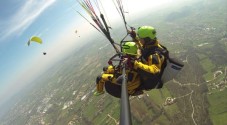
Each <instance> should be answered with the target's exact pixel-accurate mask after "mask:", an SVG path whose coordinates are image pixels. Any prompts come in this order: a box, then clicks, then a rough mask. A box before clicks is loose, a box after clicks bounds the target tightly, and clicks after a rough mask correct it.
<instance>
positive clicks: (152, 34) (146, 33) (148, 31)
mask: <svg viewBox="0 0 227 125" xmlns="http://www.w3.org/2000/svg"><path fill="white" fill-rule="evenodd" d="M137 34H138V36H139V38H142V39H143V38H147V37H148V38H150V39H151V40H155V39H156V30H155V28H154V27H151V26H142V27H139V28H138V31H137Z"/></svg>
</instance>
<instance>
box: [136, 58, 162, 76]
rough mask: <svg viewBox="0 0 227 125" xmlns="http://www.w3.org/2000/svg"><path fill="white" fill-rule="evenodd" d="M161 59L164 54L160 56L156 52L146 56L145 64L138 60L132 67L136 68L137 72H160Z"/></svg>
mask: <svg viewBox="0 0 227 125" xmlns="http://www.w3.org/2000/svg"><path fill="white" fill-rule="evenodd" d="M163 60H164V56H162V57H160V56H159V55H158V54H153V55H150V56H149V57H148V63H147V64H144V63H142V62H140V61H135V62H134V67H135V69H137V70H138V72H146V73H150V74H156V73H159V72H160V70H161V65H162V63H163Z"/></svg>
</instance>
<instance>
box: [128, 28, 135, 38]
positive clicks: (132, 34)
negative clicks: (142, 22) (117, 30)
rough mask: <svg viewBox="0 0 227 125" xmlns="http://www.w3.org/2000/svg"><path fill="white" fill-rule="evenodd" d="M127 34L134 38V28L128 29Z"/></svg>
mask: <svg viewBox="0 0 227 125" xmlns="http://www.w3.org/2000/svg"><path fill="white" fill-rule="evenodd" d="M128 34H129V35H130V36H131V37H132V38H133V39H135V38H136V32H135V30H131V31H130V30H128Z"/></svg>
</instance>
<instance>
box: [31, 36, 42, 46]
mask: <svg viewBox="0 0 227 125" xmlns="http://www.w3.org/2000/svg"><path fill="white" fill-rule="evenodd" d="M31 42H37V43H39V44H42V43H43V41H42V39H41V38H40V37H38V36H32V37H31V38H30V39H29V40H28V43H27V44H28V46H29V45H30V44H31Z"/></svg>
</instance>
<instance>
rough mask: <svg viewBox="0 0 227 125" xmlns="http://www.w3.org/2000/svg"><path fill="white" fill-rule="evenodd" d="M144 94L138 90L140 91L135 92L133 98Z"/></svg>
mask: <svg viewBox="0 0 227 125" xmlns="http://www.w3.org/2000/svg"><path fill="white" fill-rule="evenodd" d="M142 94H143V90H138V91H135V92H134V93H133V94H131V96H138V95H142Z"/></svg>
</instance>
